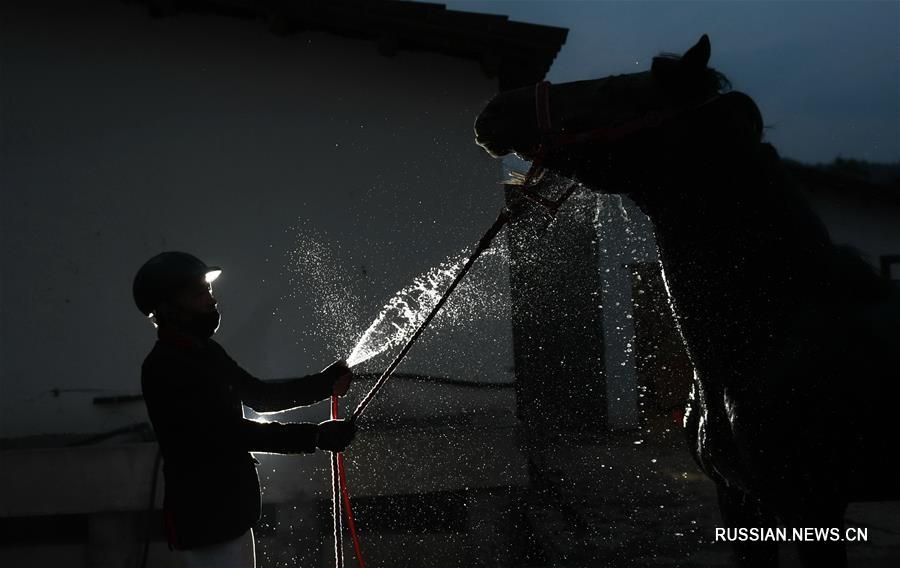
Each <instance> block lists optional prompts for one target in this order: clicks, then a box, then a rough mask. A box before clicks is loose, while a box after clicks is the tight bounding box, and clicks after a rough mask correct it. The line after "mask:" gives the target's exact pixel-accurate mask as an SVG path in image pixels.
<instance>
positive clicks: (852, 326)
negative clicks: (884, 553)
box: [476, 36, 900, 567]
mask: <svg viewBox="0 0 900 568" xmlns="http://www.w3.org/2000/svg"><path fill="white" fill-rule="evenodd" d="M709 53H710V47H709V41H708V38H706V36H703V38H701V40H700V42H698V44H697V45H695V46H694V47H693V48H691V49H690V50H688V52H687V53H685V54H684V56H683V57H681V58H677V57H663V58H657V59H654V65H653V69H652V70H651V71H650V72H646V73H643V74H636V75H639V76H636V75H626V76H615V77H610V78H606V79H598V80H596V81H586V82H578V83H571V84H568V85H561V86H559V87H555V86H554V87H553V88H554V89H557V88H559V89H560V90H559V91H557V92H556V94H557V95H559V96H558V97H557V98H556V99H553V96H552V94H551V100H550V103H549V106H550V109H551V111H552V112H553V113H555V114H556V118H557V121H558V123H557V128H558V129H559V130H560V131H562V132H567V131H568V132H572V131H577V130H579V129H582V130H583V129H584V128H586V127H587V128H596V126H597V125H598V124H597V123H598V121H599V123H600V125H602V124H604V123H609V122H610V121H613V122H615V121H616V117H617V115H618V116H619V117H620V122H621V121H622V120H625V121H627V120H631V119H632V118H633V117H634V116H635V115H637V114H639V112H640V109H643V110H644V111H646V112H650V111H658V110H660V109H661V108H662V109H664V108H665V107H666V106H668V107H681V108H686V109H692V108H693V109H695V110H687V111H685V112H682V113H680V114H679V115H678V116H676V117H675V118H673V119H671V120H669V121H668V122H667V123H665V124H663V125H662V126H660V127H657V128H650V129H646V130H644V131H642V132H638V133H635V134H630V135H629V136H628V137H626V138H623V139H621V140H616V141H615V142H614V143H609V141H593V142H592V141H586V142H584V143H581V144H579V145H577V146H571V147H563V148H553V147H549V148H548V147H546V146H545V145H542V144H541V142H542V133H541V132H540V131H539V128H538V125H537V124H536V122H535V120H534V117H533V115H529V114H528V112H527V109H533V108H535V103H536V97H537V95H536V94H534V92H529V90H528V89H524V90H520V91H512V92H510V93H507V94H501V95H499V96H498V97H497V98H496V99H495V100H494V101H492V102H491V103H490V104H489V105H488V107H487V108H486V109H485V111H483V112H482V114H481V115H480V116H479V119H478V121H477V122H476V135H477V138H478V141H479V143H480V144H482V146H484V147H485V148H486V149H487V150H488V151H489V152H491V153H492V154H494V155H502V154H504V153H508V152H516V153H518V154H520V155H522V156H523V157H525V158H533V157H534V156H535V155H537V154H538V153H540V154H541V156H540V158H541V159H542V160H543V163H544V165H545V167H547V168H549V169H552V170H555V171H557V172H559V173H561V174H563V175H568V176H570V177H573V178H575V179H578V180H579V181H581V182H582V183H583V184H584V185H586V186H587V187H589V188H591V189H593V190H595V191H603V192H611V193H623V194H627V195H629V196H630V197H631V198H632V199H633V200H634V201H635V202H636V203H637V204H638V206H639V207H641V209H642V210H643V211H644V212H645V213H646V214H647V215H648V216H649V217H650V219H651V220H652V222H653V225H654V228H655V232H656V240H657V245H658V248H659V253H660V259H661V263H662V265H663V267H664V275H665V281H666V286H667V289H668V292H669V297H670V300H671V303H672V306H673V308H674V314H675V318H676V321H677V322H678V327H679V330H680V332H681V334H682V337H683V339H684V343H685V346H686V348H687V350H688V352H689V355H690V357H691V361H692V363H693V365H694V369H695V379H694V381H693V386H692V390H691V393H690V396H689V402H688V408H687V412H686V415H685V431H686V434H687V437H688V441H689V443H690V448H691V451H692V453H693V454H694V457H695V458H696V460H697V462H698V463H699V465H700V466H701V468H702V469H703V470H704V471H705V472H706V473H707V474H708V475H709V476H710V477H711V478H712V479H713V481H715V482H716V484H717V487H718V489H719V496H720V509H721V511H722V515H723V519H724V520H725V522H726V524H728V525H730V526H744V527H751V526H774V524H775V522H776V516H777V517H778V518H780V519H781V521H782V522H784V523H785V524H786V525H788V526H797V527H841V528H842V527H843V514H844V510H845V508H846V506H847V503H848V502H849V501H853V500H863V499H865V500H885V499H897V498H900V476H897V475H896V473H895V472H894V471H893V470H892V469H891V468H890V467H888V466H886V465H884V459H885V456H886V455H889V454H890V453H892V452H893V451H894V450H893V449H892V448H891V447H890V446H889V445H892V444H893V443H894V442H893V441H894V440H896V439H897V437H898V434H900V422H898V421H897V420H896V419H895V418H894V415H895V413H896V407H897V405H898V403H900V350H898V349H897V347H898V346H900V288H898V287H897V286H896V285H895V284H893V283H891V282H890V281H889V280H887V279H884V278H881V277H879V276H878V275H876V274H875V273H874V271H873V270H872V269H871V268H870V267H869V266H868V265H867V264H866V263H865V262H863V261H862V260H861V259H860V258H859V257H858V255H855V254H854V253H852V252H851V251H849V250H847V249H845V248H841V247H837V246H835V245H834V244H833V243H832V242H831V239H830V238H829V235H828V232H827V230H826V229H825V227H824V225H823V224H822V222H821V221H820V219H819V218H818V217H817V216H816V215H815V213H814V212H813V210H812V209H811V207H810V205H809V204H808V203H807V201H806V199H805V198H804V197H803V195H802V194H801V193H800V192H799V190H798V189H796V187H795V186H794V184H792V183H791V180H790V179H789V176H788V175H787V173H786V169H785V167H784V166H783V165H782V164H781V162H780V160H779V157H778V154H777V152H776V151H775V149H774V148H773V147H772V146H770V145H769V144H766V143H763V142H762V141H761V138H762V118H761V115H760V113H759V110H758V108H757V107H756V105H755V104H754V103H753V101H752V99H750V98H749V97H748V96H746V95H744V94H742V93H736V92H729V93H725V94H720V95H718V96H715V95H716V93H717V92H718V91H719V90H720V89H721V87H722V85H723V84H724V82H725V81H724V79H723V77H722V76H721V75H719V74H718V73H716V72H715V71H714V70H711V69H708V68H707V67H706V63H707V60H708V59H709ZM636 89H637V90H638V92H635V90H636ZM648 90H649V91H651V92H649V93H648V92H646V91H648ZM711 95H713V99H712V102H711V103H707V102H703V103H701V105H697V104H696V103H697V101H708V100H710V96H711ZM554 100H555V105H554ZM591 105H594V106H596V107H598V110H597V112H596V113H594V115H591V114H590V112H589V108H590V106H591ZM570 107H571V108H572V109H573V110H572V112H571V117H572V118H571V120H567V119H566V117H567V116H568V114H569V113H567V109H569V108H570ZM620 108H621V110H620V112H617V111H619V109H620ZM598 117H599V118H598ZM585 125H587V126H585ZM773 550H774V552H773ZM736 552H737V558H738V560H739V562H740V563H741V564H743V565H753V566H756V565H760V566H762V565H765V566H768V565H773V563H775V562H776V561H777V549H775V548H774V545H771V544H762V545H759V546H749V547H748V546H743V545H737V546H736ZM800 552H801V558H802V559H803V560H804V562H805V564H807V565H809V566H817V567H818V566H828V565H835V566H841V565H844V564H845V562H846V556H845V551H844V547H843V544H842V543H804V544H801V545H800Z"/></svg>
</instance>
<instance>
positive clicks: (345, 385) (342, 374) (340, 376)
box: [322, 359, 353, 396]
mask: <svg viewBox="0 0 900 568" xmlns="http://www.w3.org/2000/svg"><path fill="white" fill-rule="evenodd" d="M322 373H324V374H327V375H330V376H332V377H333V381H334V382H333V383H332V385H333V386H332V389H333V390H332V392H333V393H334V394H336V395H337V396H344V395H345V394H347V391H349V390H350V383H352V382H353V371H351V370H350V367H349V366H348V365H347V361H344V360H343V359H341V360H340V361H335V362H334V363H332V364H331V365H329V366H328V367H326V369H325V370H324V371H322Z"/></svg>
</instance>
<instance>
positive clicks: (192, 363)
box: [141, 329, 334, 549]
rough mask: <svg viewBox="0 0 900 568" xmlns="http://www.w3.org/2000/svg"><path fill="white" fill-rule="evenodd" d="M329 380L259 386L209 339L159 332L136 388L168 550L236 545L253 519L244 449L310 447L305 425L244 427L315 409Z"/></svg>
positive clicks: (253, 490) (254, 491) (254, 501)
mask: <svg viewBox="0 0 900 568" xmlns="http://www.w3.org/2000/svg"><path fill="white" fill-rule="evenodd" d="M333 382H334V379H333V378H332V377H330V376H328V375H324V374H315V375H310V376H308V377H303V378H300V379H292V380H289V381H279V382H263V381H260V380H259V379H257V378H255V377H254V376H252V375H251V374H249V373H248V372H247V371H245V370H244V369H242V368H241V367H240V366H239V365H238V364H237V363H236V362H235V361H234V360H233V359H232V358H231V357H229V356H228V354H227V353H226V352H225V350H224V349H223V348H222V346H220V345H219V344H218V343H216V342H215V341H213V340H212V339H207V340H203V341H197V340H193V339H190V338H188V337H185V336H182V335H178V334H176V333H171V332H166V331H164V330H163V329H160V339H159V340H158V341H157V342H156V345H154V347H153V350H152V351H151V352H150V354H149V355H148V356H147V358H146V359H145V360H144V364H143V367H142V372H141V387H142V389H143V393H144V400H145V401H146V403H147V410H148V412H149V414H150V421H151V422H152V423H153V428H154V430H155V431H156V435H157V438H158V440H159V445H160V449H161V450H162V455H163V464H164V465H163V474H164V475H165V502H164V516H165V519H166V530H167V532H168V536H169V544H170V546H171V547H173V548H178V549H187V548H194V547H197V546H203V545H207V544H213V543H216V542H222V541H226V540H230V539H233V538H236V537H238V536H240V535H241V534H243V533H244V532H245V531H246V530H247V529H249V528H251V527H252V526H253V525H254V524H256V522H257V521H258V520H259V515H260V491H259V478H258V477H257V474H256V464H258V463H259V462H257V461H256V460H255V459H254V458H253V456H251V455H250V453H249V452H251V451H256V452H272V453H305V452H314V451H315V449H316V432H317V426H316V425H315V424H279V423H277V422H272V423H261V422H256V421H253V420H247V419H245V418H244V415H243V407H242V404H246V405H247V406H249V407H250V408H253V409H254V410H256V411H258V412H270V411H276V410H285V409H288V408H293V407H296V406H303V405H308V404H312V403H314V402H318V401H320V400H323V399H325V398H328V396H329V395H330V394H331V392H332V388H333V386H332V385H333Z"/></svg>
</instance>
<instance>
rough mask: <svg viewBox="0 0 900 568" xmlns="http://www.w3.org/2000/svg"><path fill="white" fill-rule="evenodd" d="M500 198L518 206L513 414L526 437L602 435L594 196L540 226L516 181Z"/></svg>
mask: <svg viewBox="0 0 900 568" xmlns="http://www.w3.org/2000/svg"><path fill="white" fill-rule="evenodd" d="M566 182H567V180H558V181H557V180H555V179H548V180H546V181H544V182H541V184H540V185H542V186H544V187H538V188H537V189H539V190H543V191H545V192H550V193H552V192H553V191H554V190H557V191H558V190H559V189H561V188H560V187H558V185H557V184H558V183H566ZM547 186H551V187H547ZM554 186H556V187H554ZM507 203H508V205H509V207H510V208H511V209H512V210H514V211H520V212H521V213H520V215H519V216H518V217H517V218H516V219H515V220H514V221H513V222H512V223H511V225H510V227H509V228H508V232H507V238H508V242H509V252H510V293H511V298H512V307H513V317H512V320H513V321H512V327H513V357H514V360H515V373H516V389H517V411H518V415H519V418H520V419H522V420H523V421H524V422H525V423H526V426H527V432H526V433H527V434H528V435H529V436H532V437H533V436H537V437H541V436H544V435H553V434H554V433H564V432H572V431H577V432H579V433H580V435H582V436H583V437H603V435H604V433H605V430H606V416H607V412H606V386H605V384H604V382H605V378H604V339H603V309H602V306H601V295H600V294H601V280H600V259H599V251H598V242H597V231H596V227H595V226H594V215H595V213H596V207H597V198H596V195H594V194H592V193H581V194H578V193H577V194H575V195H573V196H572V197H571V198H569V200H568V202H566V204H565V205H564V206H563V207H562V208H561V209H560V210H559V213H558V215H557V218H556V220H555V221H554V222H553V223H552V224H551V225H550V226H549V227H548V228H546V230H544V226H545V225H546V220H547V219H548V217H547V216H546V214H545V213H544V212H543V211H542V210H541V209H540V208H539V207H538V206H536V205H533V204H531V202H528V201H524V200H523V199H522V197H521V191H520V190H519V188H518V187H516V186H507Z"/></svg>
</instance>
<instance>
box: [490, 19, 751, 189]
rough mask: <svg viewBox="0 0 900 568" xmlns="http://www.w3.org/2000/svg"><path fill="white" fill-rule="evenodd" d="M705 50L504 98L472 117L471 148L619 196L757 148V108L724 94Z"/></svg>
mask: <svg viewBox="0 0 900 568" xmlns="http://www.w3.org/2000/svg"><path fill="white" fill-rule="evenodd" d="M710 53H711V47H710V42H709V38H708V37H707V36H706V35H703V36H702V37H701V38H700V40H699V41H698V42H697V44H696V45H694V46H693V47H691V48H690V49H688V50H687V51H686V52H685V53H684V54H683V55H680V56H679V55H673V54H661V55H659V56H657V57H654V58H653V63H652V65H651V68H650V70H649V71H644V72H640V73H629V74H625V75H613V76H610V77H604V78H600V79H593V80H586V81H576V82H571V83H563V84H558V85H549V84H548V83H540V84H538V85H536V86H528V87H523V88H519V89H515V90H511V91H507V92H504V93H500V94H498V95H497V96H495V97H494V98H493V99H492V100H491V101H490V102H489V103H488V104H487V106H486V107H485V108H484V109H483V110H482V112H481V113H480V114H479V115H478V117H477V119H476V121H475V138H476V142H477V143H478V144H479V145H480V146H481V147H483V148H484V149H485V150H486V151H487V152H488V153H490V154H491V155H492V156H494V157H500V156H504V155H507V154H511V153H514V154H516V155H518V156H520V157H522V158H523V159H525V160H529V161H534V160H539V161H540V162H541V165H543V166H545V167H547V168H549V169H551V170H555V171H557V172H559V173H562V174H564V175H568V176H571V177H575V178H577V179H579V180H580V181H582V182H584V183H585V184H586V185H588V186H590V187H591V188H592V189H595V190H599V189H600V186H602V187H604V188H607V190H608V191H617V192H626V191H628V188H629V187H634V186H635V185H641V184H646V183H647V182H648V181H650V180H648V179H647V177H652V176H655V175H658V174H659V173H660V172H661V171H668V172H669V174H671V170H672V167H673V166H679V165H680V164H685V163H690V162H693V163H696V159H697V157H698V156H699V157H702V156H707V157H709V156H710V155H711V152H712V153H719V152H721V151H723V150H724V149H725V148H733V147H734V144H735V143H738V144H742V145H744V146H746V145H747V144H753V143H757V144H758V143H759V142H760V140H761V138H762V117H761V115H760V112H759V109H758V108H757V107H756V105H755V103H754V102H753V101H752V99H750V97H748V96H747V95H744V94H742V93H738V92H727V93H726V92H725V91H727V90H728V88H729V83H728V80H727V79H726V78H725V77H724V75H722V74H721V73H719V72H717V71H716V70H715V69H712V68H710V67H708V66H707V63H708V62H709V57H710ZM723 93H724V94H723ZM656 181H658V180H656ZM654 185H656V184H654Z"/></svg>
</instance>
